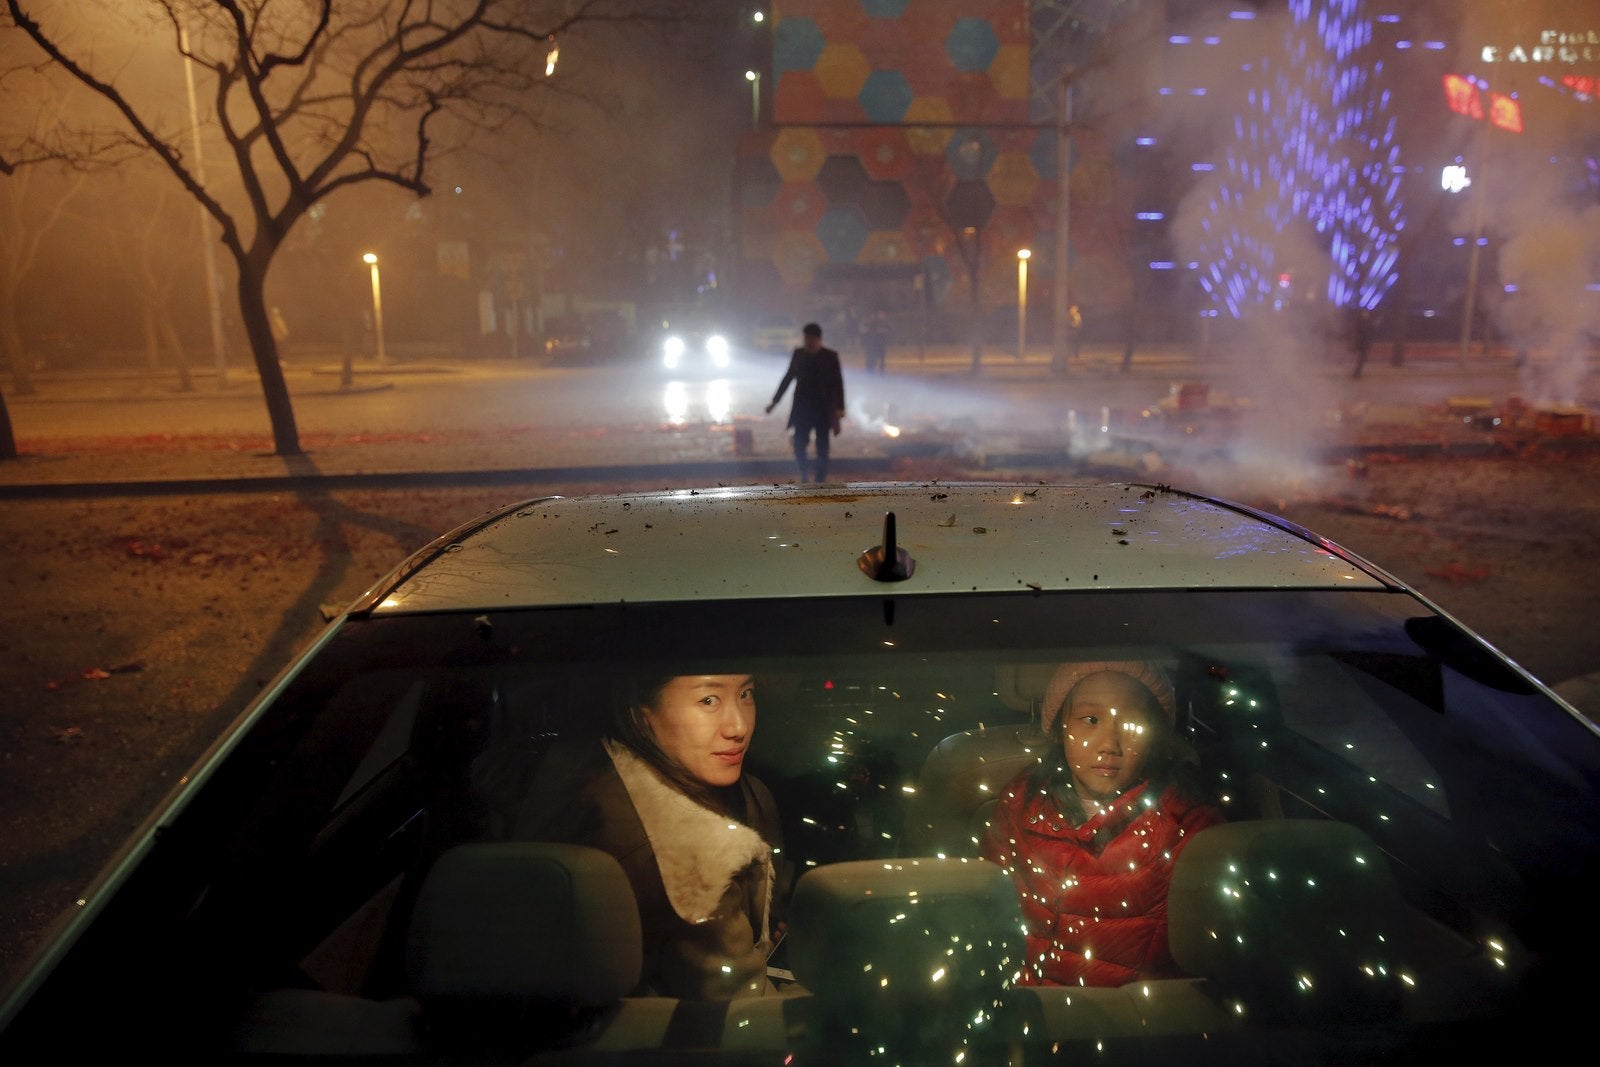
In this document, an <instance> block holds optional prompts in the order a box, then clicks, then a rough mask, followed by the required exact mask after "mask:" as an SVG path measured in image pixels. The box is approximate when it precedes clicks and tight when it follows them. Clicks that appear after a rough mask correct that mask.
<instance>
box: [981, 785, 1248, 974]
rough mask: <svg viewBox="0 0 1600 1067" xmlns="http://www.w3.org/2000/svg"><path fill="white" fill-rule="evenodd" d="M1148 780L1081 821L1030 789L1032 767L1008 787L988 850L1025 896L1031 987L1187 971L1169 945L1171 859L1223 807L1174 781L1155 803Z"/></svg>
mask: <svg viewBox="0 0 1600 1067" xmlns="http://www.w3.org/2000/svg"><path fill="white" fill-rule="evenodd" d="M1147 785H1148V783H1143V784H1140V785H1138V786H1135V787H1134V788H1133V789H1130V790H1128V792H1126V793H1124V794H1123V795H1122V796H1120V797H1118V798H1117V800H1116V801H1115V802H1114V803H1113V804H1112V806H1111V807H1110V808H1108V809H1107V810H1106V811H1104V812H1102V813H1100V814H1098V815H1096V816H1094V817H1092V818H1090V819H1089V820H1088V821H1087V822H1085V823H1084V824H1083V825H1082V826H1073V825H1072V824H1071V822H1070V821H1069V820H1068V819H1066V818H1065V817H1064V816H1063V815H1062V814H1061V813H1060V812H1059V811H1058V810H1057V809H1056V805H1055V803H1054V802H1053V801H1051V800H1050V798H1049V797H1048V796H1045V795H1044V794H1043V793H1041V792H1040V791H1039V790H1038V789H1037V788H1034V789H1030V788H1029V787H1028V773H1027V772H1024V773H1023V774H1022V775H1020V776H1018V777H1017V778H1016V779H1014V780H1013V781H1012V782H1011V784H1010V785H1008V786H1006V789H1005V792H1004V794H1002V796H1001V798H1000V802H999V804H998V805H997V806H996V808H995V814H994V819H993V821H992V822H991V823H990V826H989V832H988V834H987V836H986V837H985V839H984V846H983V853H984V855H985V856H986V857H987V858H988V859H991V860H993V861H994V862H996V863H998V864H1000V865H1001V866H1002V867H1004V868H1005V869H1006V871H1007V872H1008V873H1009V874H1010V875H1011V877H1012V879H1013V880H1014V881H1015V882H1016V883H1017V890H1018V891H1019V892H1020V893H1021V894H1022V914H1023V918H1024V919H1025V920H1026V922H1027V945H1028V949H1027V952H1028V954H1027V964H1026V966H1025V967H1024V968H1023V970H1022V977H1021V982H1022V983H1023V984H1024V985H1093V986H1116V985H1122V984H1124V983H1126V982H1131V981H1134V980H1136V979H1140V978H1164V977H1173V976H1175V975H1177V974H1178V973H1179V972H1178V970H1177V966H1176V965H1175V964H1174V963H1173V962H1172V953H1171V950H1170V949H1168V947H1167V887H1168V885H1169V884H1170V883H1171V881H1172V865H1173V863H1174V862H1175V861H1176V860H1177V858H1178V853H1179V851H1180V850H1182V848H1183V846H1184V845H1185V844H1187V843H1188V840H1189V838H1190V837H1191V836H1193V835H1194V834H1196V833H1198V832H1199V831H1201V830H1203V829H1205V828H1206V827H1208V826H1214V825H1216V824H1217V823H1220V822H1222V821H1223V819H1222V813H1221V812H1220V811H1218V810H1217V809H1216V808H1215V807H1213V806H1212V805H1210V804H1205V803H1199V802H1196V801H1194V800H1192V799H1188V798H1186V797H1185V796H1184V795H1183V794H1182V793H1180V792H1179V791H1178V790H1177V789H1175V788H1174V789H1168V790H1167V791H1166V792H1165V793H1163V794H1162V796H1161V799H1160V801H1159V802H1157V803H1154V804H1152V803H1150V802H1149V801H1147V800H1146V799H1145V797H1144V794H1145V792H1146V791H1147Z"/></svg>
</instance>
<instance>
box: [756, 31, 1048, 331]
mask: <svg viewBox="0 0 1600 1067" xmlns="http://www.w3.org/2000/svg"><path fill="white" fill-rule="evenodd" d="M1028 12H1029V5H1028V2H1027V0H962V2H961V3H959V4H958V3H955V2H954V0H915V2H912V0H775V2H774V4H773V6H772V19H773V66H772V69H773V71H774V73H775V79H776V85H775V86H774V90H773V94H772V121H773V124H774V129H775V132H774V133H772V134H767V135H764V136H763V135H756V134H753V135H751V136H750V137H749V138H747V140H746V142H745V144H744V146H742V147H741V149H740V152H741V155H743V154H746V153H748V154H750V155H753V156H759V157H761V158H760V159H759V160H758V162H759V165H754V166H751V165H745V164H743V163H741V165H740V168H739V170H738V172H737V173H738V180H739V181H740V182H741V183H743V184H742V185H741V188H740V189H739V190H738V199H737V202H738V204H739V206H740V210H741V212H742V214H741V224H740V227H739V233H740V235H741V251H742V254H744V255H746V256H752V257H755V258H758V259H760V260H761V262H760V263H758V264H747V269H746V270H745V272H744V274H743V277H744V278H745V279H762V278H765V279H769V280H773V281H780V280H781V284H782V285H783V286H784V287H785V291H786V292H798V291H805V290H807V289H809V288H810V286H811V285H812V284H813V283H814V282H816V281H817V280H818V279H819V278H822V277H827V276H831V277H834V278H839V277H845V276H847V275H844V274H841V273H839V272H838V271H836V270H832V269H831V268H836V267H837V268H843V267H853V268H856V269H857V270H865V271H871V270H873V269H874V268H881V269H882V270H884V271H898V272H902V273H900V274H895V275H893V276H894V277H900V278H904V277H907V276H908V275H906V274H904V273H903V272H906V271H910V272H912V273H913V274H916V275H918V276H920V277H922V278H923V279H924V280H925V281H926V282H927V283H928V285H929V293H930V295H931V296H932V297H933V299H935V300H943V299H944V294H945V293H946V292H947V291H948V292H950V293H951V294H952V295H953V297H954V298H958V299H963V300H964V299H966V293H967V291H968V290H967V289H966V284H967V283H966V273H967V270H968V267H967V265H966V264H967V260H966V258H964V257H963V255H962V249H963V248H965V249H966V250H967V251H968V252H969V253H970V251H971V249H972V248H973V247H977V248H978V249H979V250H980V254H979V262H978V269H979V273H980V276H981V277H980V284H981V286H982V289H983V291H984V292H985V293H990V292H991V291H992V293H993V294H995V295H997V296H999V295H1001V294H1003V293H1004V292H1006V291H1008V290H1009V291H1012V292H1014V289H1015V273H1016V271H1015V256H1016V249H1017V247H1020V246H1021V245H1022V244H1027V243H1033V240H1034V232H1035V231H1034V227H1036V226H1037V225H1038V224H1039V223H1041V222H1046V223H1047V222H1048V220H1050V219H1051V218H1053V209H1054V199H1055V189H1054V184H1055V183H1054V181H1053V179H1052V175H1053V173H1054V168H1055V155H1054V152H1055V136H1054V132H1053V131H1051V130H1048V129H1042V128H1032V127H1029V126H1028V122H1029V114H1028V103H1029V92H1030V85H1029V77H1028V75H1029V67H1028V64H1029V48H1028V25H1029V14H1028ZM967 226H971V227H973V228H974V232H973V233H971V234H967V233H965V232H964V230H965V227H967ZM1002 231H1004V232H1002ZM1039 265H1040V266H1042V267H1044V268H1045V269H1046V270H1048V266H1047V265H1046V264H1045V263H1043V262H1041V263H1040V264H1039ZM824 271H826V272H827V274H822V273H821V272H824ZM849 276H853V275H849ZM885 276H889V275H885ZM953 282H958V283H959V284H955V285H953V284H952V283H953Z"/></svg>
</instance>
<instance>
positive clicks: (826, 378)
mask: <svg viewBox="0 0 1600 1067" xmlns="http://www.w3.org/2000/svg"><path fill="white" fill-rule="evenodd" d="M800 333H801V336H802V337H803V338H804V343H803V344H802V345H801V346H800V347H799V348H797V349H795V350H794V353H793V354H792V355H791V356H790V357H789V369H788V370H786V371H784V374H783V380H782V381H781V382H779V383H778V389H777V392H775V393H773V394H772V403H770V404H768V405H767V414H769V415H770V414H772V409H773V408H775V407H777V406H778V401H780V400H782V399H783V394H784V392H785V391H786V390H787V389H788V388H789V383H790V382H793V383H794V403H793V404H792V406H791V407H790V408H789V429H791V430H793V431H794V461H795V463H796V464H797V465H798V466H799V468H800V478H799V480H800V481H801V482H806V481H809V480H810V473H811V467H810V464H809V463H808V461H807V455H806V453H807V446H808V445H809V444H810V441H811V436H812V435H813V434H815V435H816V439H817V462H816V475H817V481H818V482H825V481H827V480H828V435H829V434H830V433H831V434H833V435H834V436H838V434H839V430H840V427H841V425H842V421H843V419H844V373H843V372H842V371H841V370H840V368H839V353H837V352H835V351H834V350H833V349H831V348H824V347H823V346H822V327H821V326H818V325H817V324H816V323H814V322H808V323H806V325H805V327H804V328H803V329H802V330H801V331H800Z"/></svg>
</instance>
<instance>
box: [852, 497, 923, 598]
mask: <svg viewBox="0 0 1600 1067" xmlns="http://www.w3.org/2000/svg"><path fill="white" fill-rule="evenodd" d="M856 564H857V565H858V566H859V567H860V568H861V571H862V573H863V574H865V575H866V576H867V577H868V578H871V579H872V580H873V581H875V582H903V581H905V580H906V579H907V578H909V577H911V572H912V571H914V570H916V569H917V561H916V560H914V559H912V558H911V555H910V553H908V552H907V551H906V550H905V549H903V548H900V547H898V546H897V545H896V544H895V539H894V512H892V511H887V512H884V515H883V544H881V545H877V546H875V547H873V548H869V549H867V550H866V551H865V552H863V553H861V555H860V557H859V558H857V560H856Z"/></svg>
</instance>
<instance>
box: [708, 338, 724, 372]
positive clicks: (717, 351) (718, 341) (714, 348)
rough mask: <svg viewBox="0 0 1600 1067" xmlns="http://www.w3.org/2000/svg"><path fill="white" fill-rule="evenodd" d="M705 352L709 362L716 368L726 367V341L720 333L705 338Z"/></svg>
mask: <svg viewBox="0 0 1600 1067" xmlns="http://www.w3.org/2000/svg"><path fill="white" fill-rule="evenodd" d="M706 351H707V352H708V353H710V355H711V362H713V363H715V364H716V365H717V366H719V367H726V366H727V365H728V339H727V338H726V337H724V336H722V335H721V334H720V333H714V334H712V335H711V336H710V337H707V338H706Z"/></svg>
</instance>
